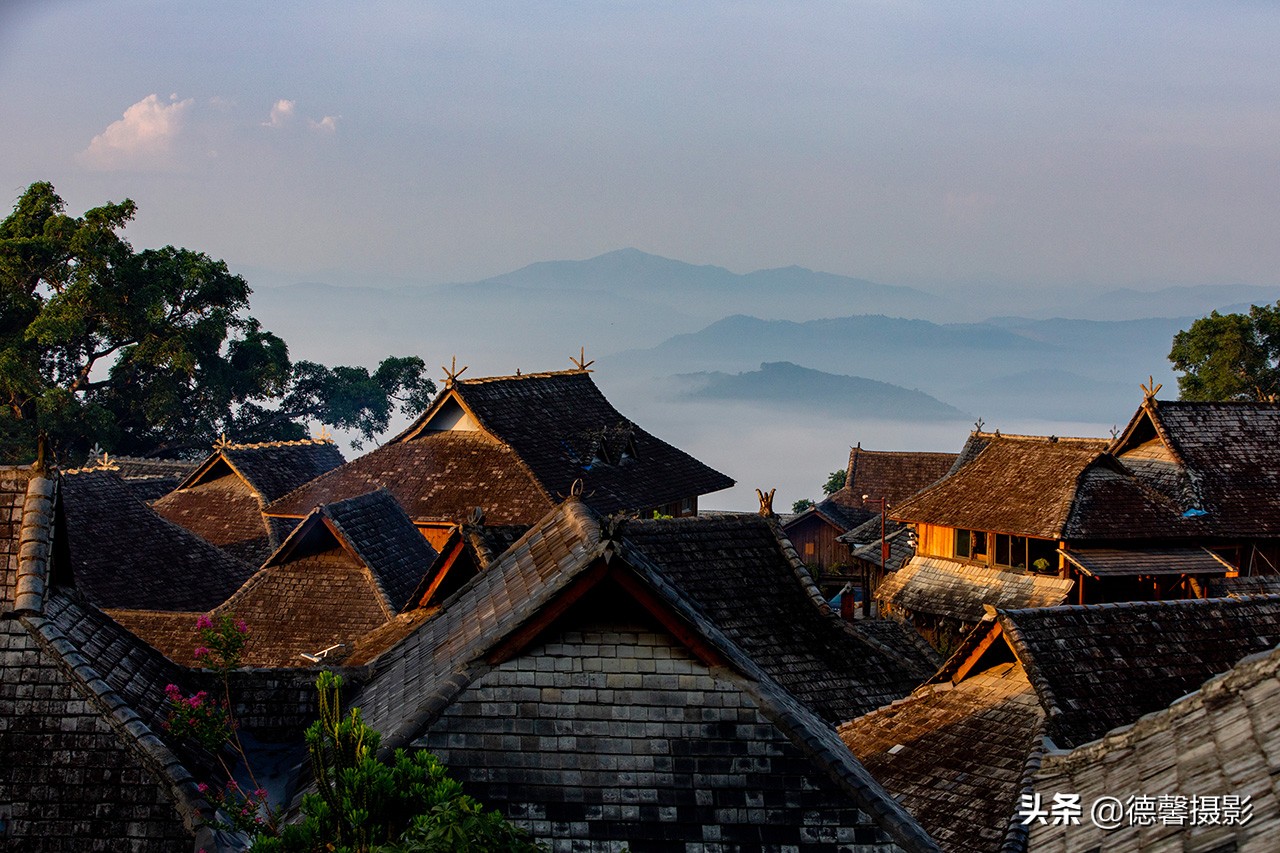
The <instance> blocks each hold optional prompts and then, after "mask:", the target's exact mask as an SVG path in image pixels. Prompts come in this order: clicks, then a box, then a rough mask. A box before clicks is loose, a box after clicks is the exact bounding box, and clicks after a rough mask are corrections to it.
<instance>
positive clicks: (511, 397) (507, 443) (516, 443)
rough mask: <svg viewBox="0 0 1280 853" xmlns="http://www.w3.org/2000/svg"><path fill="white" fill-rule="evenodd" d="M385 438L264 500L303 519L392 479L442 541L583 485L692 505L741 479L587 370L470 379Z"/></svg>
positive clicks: (587, 489)
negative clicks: (694, 451) (463, 526)
mask: <svg viewBox="0 0 1280 853" xmlns="http://www.w3.org/2000/svg"><path fill="white" fill-rule="evenodd" d="M461 372H462V371H460V370H459V371H458V372H457V373H451V374H450V375H449V377H448V379H447V380H446V386H445V389H444V391H443V392H441V393H440V395H439V396H438V397H437V398H436V400H435V401H434V402H433V403H432V405H431V407H430V408H429V409H427V411H426V412H424V413H423V414H422V415H421V416H419V417H418V419H417V420H416V421H414V423H413V424H412V425H411V426H410V427H409V428H408V429H406V430H405V431H404V432H402V433H401V434H400V435H398V436H396V437H395V438H394V439H392V440H390V441H389V442H387V443H386V444H384V445H383V446H382V447H379V448H378V449H377V450H375V451H373V452H372V453H369V454H368V455H366V456H363V457H360V458H359V459H356V460H354V461H352V462H349V463H347V464H346V465H343V466H342V467H340V468H337V469H336V470H334V471H331V472H329V473H328V474H325V475H323V476H321V477H318V478H316V479H315V480H314V481H312V482H311V483H308V484H307V485H305V486H302V487H301V488H298V489H295V490H294V491H293V492H291V493H290V494H288V495H285V496H283V497H282V498H280V499H279V500H276V501H275V502H274V503H272V504H271V505H270V506H269V507H268V508H267V513H268V515H270V516H271V517H273V518H279V519H290V518H293V519H297V518H301V517H302V516H304V515H305V514H306V513H307V512H309V511H310V510H311V509H312V508H313V507H315V506H318V505H320V504H324V503H331V502H333V501H336V500H341V499H343V498H346V497H350V496H352V495H355V494H363V493H365V492H367V491H369V490H370V489H374V488H385V489H387V490H388V491H390V492H391V493H392V494H393V495H394V496H395V497H396V499H397V500H398V501H399V502H400V504H401V506H403V507H404V509H405V511H406V512H407V513H408V514H409V517H410V518H412V519H413V521H414V524H416V525H417V526H418V528H419V529H420V530H421V531H422V533H423V534H424V535H425V536H426V537H427V539H428V541H430V542H431V544H432V546H433V547H435V548H437V549H440V548H442V547H443V546H444V543H445V540H446V539H447V537H448V536H449V533H450V531H451V530H452V528H453V527H454V526H455V525H457V524H458V523H460V522H461V521H462V520H464V519H465V518H466V517H467V516H468V515H469V514H470V513H471V512H472V510H473V508H474V507H477V506H483V507H484V509H485V513H486V515H487V517H488V519H489V520H490V522H492V523H493V524H497V525H530V524H533V523H534V522H535V521H537V520H538V519H539V518H541V517H542V516H543V515H545V514H546V513H547V512H549V511H551V510H552V509H554V508H555V507H556V505H557V504H558V503H559V501H560V500H561V499H562V498H563V497H564V496H566V495H568V494H569V493H570V491H571V490H572V489H573V488H574V483H575V482H577V481H581V482H582V483H583V490H582V494H583V498H584V500H586V501H588V502H589V503H590V504H591V506H593V507H595V508H596V509H597V510H598V511H600V512H617V511H632V512H639V513H641V514H643V515H651V514H653V513H655V512H656V513H658V514H660V515H671V516H688V515H696V514H697V511H698V498H699V496H701V495H704V494H706V493H708V492H714V491H719V490H720V489H725V488H728V487H729V486H731V485H733V481H732V480H731V479H729V478H728V477H726V476H725V475H723V474H721V473H719V472H718V471H714V470H712V469H711V468H709V467H707V466H706V465H704V464H702V463H701V462H699V461H698V460H696V459H694V458H693V457H691V456H689V455H688V454H686V453H684V452H682V451H680V450H678V449H676V448H675V447H672V446H671V445H669V444H667V443H666V442H664V441H662V440H660V439H658V438H655V437H654V436H652V435H650V434H649V433H647V432H645V431H644V430H643V429H641V428H640V427H638V426H636V425H635V424H634V423H632V422H631V421H629V420H627V419H626V418H625V417H623V416H622V415H621V414H619V413H618V411H617V410H616V409H614V408H613V406H612V405H610V404H609V401H608V400H606V399H605V397H604V395H603V394H601V393H600V390H599V389H598V388H597V387H596V385H595V383H594V382H593V381H592V380H591V375H590V371H588V370H586V369H585V364H583V365H582V366H581V367H580V368H579V369H575V370H568V371H560V372H555V373H528V374H523V375H516V376H499V377H489V378H481V379H463V378H461V376H459V375H458V374H460V373H461Z"/></svg>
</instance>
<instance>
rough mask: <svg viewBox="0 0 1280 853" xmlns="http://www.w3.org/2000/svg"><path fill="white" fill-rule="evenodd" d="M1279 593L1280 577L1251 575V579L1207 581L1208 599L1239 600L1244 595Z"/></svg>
mask: <svg viewBox="0 0 1280 853" xmlns="http://www.w3.org/2000/svg"><path fill="white" fill-rule="evenodd" d="M1275 593H1280V575H1253V576H1251V577H1235V578H1212V579H1210V581H1209V598H1226V597H1228V596H1230V597H1232V598H1239V597H1240V596H1244V595H1272V594H1275Z"/></svg>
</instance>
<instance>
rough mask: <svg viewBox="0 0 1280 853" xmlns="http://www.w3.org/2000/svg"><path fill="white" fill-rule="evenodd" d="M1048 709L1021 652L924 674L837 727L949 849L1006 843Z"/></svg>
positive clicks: (988, 847)
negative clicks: (941, 678)
mask: <svg viewBox="0 0 1280 853" xmlns="http://www.w3.org/2000/svg"><path fill="white" fill-rule="evenodd" d="M1043 723H1044V711H1043V710H1042V709H1041V707H1040V703H1039V701H1038V700H1037V699H1036V694H1035V691H1034V690H1033V689H1032V688H1031V683H1030V682H1029V681H1028V680H1027V677H1026V673H1025V672H1023V670H1022V667H1021V666H1020V665H1019V664H1017V662H1012V663H1001V664H998V665H996V666H994V667H991V668H990V669H988V670H986V671H985V672H982V673H979V674H977V675H971V676H969V677H967V678H965V679H963V680H961V681H960V682H959V683H957V684H952V683H951V682H949V681H947V682H944V683H942V684H926V685H925V686H923V687H921V688H919V689H918V690H916V691H915V692H914V693H912V694H911V695H910V696H908V697H906V698H905V699H901V700H899V701H897V702H894V703H892V704H891V705H887V706H886V707H884V708H881V709H879V710H876V711H873V712H871V713H870V714H867V715H865V716H863V717H859V718H858V719H856V720H851V721H850V722H847V723H845V724H843V725H841V726H840V727H839V728H838V731H839V734H840V738H841V739H842V740H843V741H844V742H845V744H846V745H848V747H849V749H850V750H851V751H852V752H853V754H854V755H855V756H856V757H857V758H858V760H859V761H860V762H862V764H863V766H864V767H866V768H867V770H869V771H870V772H871V774H872V775H873V776H875V777H876V779H877V780H878V781H879V782H880V784H882V785H884V787H885V788H886V789H887V790H888V791H889V792H890V793H891V794H893V795H894V797H896V798H897V799H898V801H899V802H901V803H902V805H903V806H905V807H906V809H907V811H909V812H911V814H912V815H913V816H914V817H915V818H916V819H917V820H918V821H920V824H921V825H922V826H923V827H924V828H925V829H926V830H927V831H928V832H929V834H930V835H931V836H933V838H934V840H936V841H937V842H938V844H939V846H941V847H942V848H943V849H944V850H947V851H973V853H979V851H992V853H994V851H996V850H999V849H1000V847H1001V845H1002V843H1003V841H1004V839H1005V836H1006V833H1007V831H1008V829H1009V823H1010V816H1011V815H1012V814H1013V812H1014V809H1015V806H1016V805H1017V802H1018V795H1019V793H1020V787H1021V781H1022V776H1023V773H1024V770H1025V766H1026V764H1027V760H1028V758H1029V757H1030V756H1031V754H1032V753H1033V752H1034V751H1035V750H1036V749H1037V748H1038V747H1039V744H1040V741H1041V738H1042V731H1041V730H1042V726H1043Z"/></svg>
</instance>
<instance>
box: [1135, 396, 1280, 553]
mask: <svg viewBox="0 0 1280 853" xmlns="http://www.w3.org/2000/svg"><path fill="white" fill-rule="evenodd" d="M1150 442H1156V443H1158V444H1159V445H1163V446H1162V447H1158V448H1156V449H1158V450H1162V451H1164V453H1151V452H1143V450H1144V448H1143V445H1144V444H1148V443H1150ZM1114 452H1115V453H1116V454H1117V455H1118V456H1120V458H1121V459H1122V461H1124V462H1125V464H1126V465H1128V466H1129V467H1130V468H1131V469H1132V470H1133V471H1134V472H1135V474H1137V475H1138V476H1139V477H1140V478H1143V479H1144V480H1146V481H1148V482H1150V483H1151V485H1152V486H1153V487H1156V488H1161V489H1163V490H1164V491H1165V492H1166V493H1167V494H1169V495H1170V496H1171V497H1173V498H1175V499H1176V500H1178V502H1179V503H1180V504H1182V505H1181V509H1182V510H1184V511H1185V510H1187V509H1197V510H1200V511H1202V512H1204V513H1206V515H1205V516H1204V517H1203V521H1204V523H1206V524H1207V525H1208V526H1209V527H1210V528H1211V529H1212V531H1213V533H1215V534H1216V535H1220V536H1277V535H1280V404H1278V403H1258V402H1222V403H1198V402H1190V401H1183V400H1177V401H1168V400H1159V401H1157V400H1153V399H1149V400H1147V401H1146V402H1144V404H1143V405H1142V407H1140V408H1139V409H1138V411H1137V412H1136V413H1135V415H1134V417H1133V419H1132V420H1131V421H1130V423H1129V425H1128V427H1127V428H1126V429H1125V431H1124V433H1122V434H1121V435H1120V437H1119V438H1117V440H1116V442H1115V445H1114Z"/></svg>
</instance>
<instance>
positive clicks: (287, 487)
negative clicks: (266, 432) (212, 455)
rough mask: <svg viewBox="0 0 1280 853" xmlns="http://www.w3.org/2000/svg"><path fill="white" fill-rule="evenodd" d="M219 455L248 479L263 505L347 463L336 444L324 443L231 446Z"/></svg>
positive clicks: (290, 442) (306, 441)
mask: <svg viewBox="0 0 1280 853" xmlns="http://www.w3.org/2000/svg"><path fill="white" fill-rule="evenodd" d="M218 453H219V454H220V455H221V456H222V457H223V458H224V459H226V460H227V461H228V462H230V463H231V465H232V466H233V467H234V468H235V469H236V471H237V472H239V474H240V475H241V476H243V477H244V478H245V480H246V481H247V482H248V483H249V485H250V486H251V487H252V488H253V490H254V491H255V492H257V493H258V495H259V496H260V497H261V498H262V502H263V503H264V504H268V503H271V502H272V501H274V500H275V499H276V498H280V497H283V496H284V495H287V494H288V493H289V492H291V491H293V490H294V489H296V488H298V487H299V486H301V485H302V484H303V483H309V482H311V481H312V480H314V479H315V478H316V477H319V476H320V475H321V474H324V473H327V472H329V471H332V470H333V469H334V468H337V467H338V466H339V465H341V464H342V463H343V462H344V461H346V460H344V459H343V458H342V451H340V450H338V446H337V445H336V444H334V443H333V442H332V441H324V440H303V441H274V442H267V443H263V444H232V445H229V446H227V447H225V448H223V449H221V450H220V451H218Z"/></svg>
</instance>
